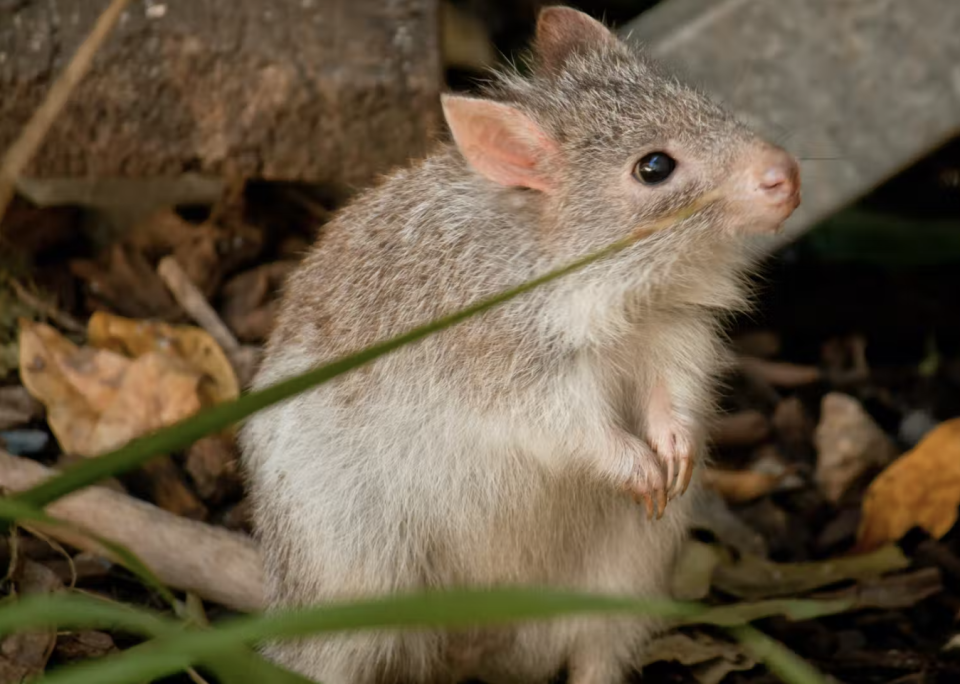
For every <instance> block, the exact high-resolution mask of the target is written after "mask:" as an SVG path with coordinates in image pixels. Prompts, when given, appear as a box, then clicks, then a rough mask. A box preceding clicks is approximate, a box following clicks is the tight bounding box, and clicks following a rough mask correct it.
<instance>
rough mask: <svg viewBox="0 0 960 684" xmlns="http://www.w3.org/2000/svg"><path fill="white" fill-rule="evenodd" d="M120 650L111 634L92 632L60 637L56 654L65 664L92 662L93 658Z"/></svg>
mask: <svg viewBox="0 0 960 684" xmlns="http://www.w3.org/2000/svg"><path fill="white" fill-rule="evenodd" d="M119 650H120V649H118V648H117V646H116V644H114V643H113V638H112V637H111V636H110V635H109V634H107V633H106V632H95V631H92V630H90V631H85V632H68V633H66V634H62V635H60V638H59V639H57V647H56V650H55V651H54V653H55V654H56V657H57V659H58V660H60V662H61V663H64V664H65V663H72V662H76V661H79V660H90V659H91V658H102V657H103V656H105V655H109V654H111V653H116V652H117V651H119Z"/></svg>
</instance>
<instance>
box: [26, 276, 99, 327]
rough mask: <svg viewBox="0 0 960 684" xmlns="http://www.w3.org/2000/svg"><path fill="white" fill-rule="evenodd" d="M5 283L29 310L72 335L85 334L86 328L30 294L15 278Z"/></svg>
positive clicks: (66, 314) (63, 312) (48, 303)
mask: <svg viewBox="0 0 960 684" xmlns="http://www.w3.org/2000/svg"><path fill="white" fill-rule="evenodd" d="M7 282H8V283H10V287H11V288H13V292H14V294H16V295H17V298H18V299H19V300H20V301H22V302H23V303H24V304H26V305H27V306H29V307H30V308H31V309H35V310H37V311H39V312H40V313H42V314H43V315H44V316H46V317H47V318H49V319H50V320H51V321H53V322H54V323H56V324H57V325H59V326H60V327H61V328H63V329H64V330H68V331H70V332H72V333H86V332H87V326H85V325H84V324H83V323H81V322H80V321H78V320H77V319H76V318H74V317H73V316H71V315H70V314H68V313H67V312H65V311H61V310H60V309H58V308H57V307H55V306H54V305H53V304H51V303H50V302H48V301H46V300H45V299H43V298H41V297H39V296H38V295H35V294H33V293H32V292H30V290H28V289H27V288H26V287H25V286H24V285H23V283H21V282H20V281H18V280H17V279H16V278H8V279H7Z"/></svg>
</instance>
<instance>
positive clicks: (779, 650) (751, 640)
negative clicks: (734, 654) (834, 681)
mask: <svg viewBox="0 0 960 684" xmlns="http://www.w3.org/2000/svg"><path fill="white" fill-rule="evenodd" d="M730 633H731V634H733V636H734V637H736V638H737V640H738V641H739V642H740V643H741V644H743V645H744V646H745V647H746V648H747V650H749V651H750V652H751V653H752V654H753V657H754V658H756V659H757V660H761V661H763V663H764V664H765V665H766V666H767V667H768V668H769V669H770V671H771V672H772V673H774V674H775V675H777V676H778V677H779V678H780V679H782V680H783V681H784V682H787V683H788V684H827V679H826V677H824V676H823V675H822V674H820V673H819V672H817V669H816V668H815V667H813V665H811V664H810V663H808V662H806V661H805V660H803V658H801V657H800V656H798V655H797V654H796V653H794V652H793V651H791V650H790V649H788V648H787V647H786V646H784V645H783V644H781V643H779V642H777V641H774V640H773V639H771V638H770V637H768V636H767V635H766V634H764V633H763V632H761V631H759V630H756V629H754V628H753V627H749V626H746V625H744V626H740V627H731V628H730Z"/></svg>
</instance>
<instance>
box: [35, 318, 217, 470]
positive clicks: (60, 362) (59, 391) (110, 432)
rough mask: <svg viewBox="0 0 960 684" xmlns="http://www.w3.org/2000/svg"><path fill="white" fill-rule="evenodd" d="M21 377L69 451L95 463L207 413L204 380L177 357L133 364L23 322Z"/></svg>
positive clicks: (155, 357)
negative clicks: (201, 393) (127, 444)
mask: <svg viewBox="0 0 960 684" xmlns="http://www.w3.org/2000/svg"><path fill="white" fill-rule="evenodd" d="M20 376H21V379H22V380H23V384H24V386H25V387H26V388H27V390H28V391H29V392H30V393H31V394H32V395H33V396H34V397H35V398H36V399H38V400H39V401H40V402H42V403H43V404H44V405H45V406H46V407H47V421H48V423H49V424H50V429H51V430H52V431H53V434H54V435H55V436H56V438H57V441H58V442H60V446H61V447H62V448H63V450H64V451H67V452H70V453H74V454H78V455H82V456H95V455H97V454H100V453H103V452H104V451H108V450H110V449H112V448H115V447H117V446H119V445H121V444H123V443H125V442H127V441H129V440H131V439H133V438H134V437H138V436H140V435H142V434H144V433H146V432H150V431H152V430H156V429H158V428H160V427H164V426H166V425H170V424H172V423H174V422H176V421H178V420H181V419H183V418H185V417H187V416H189V415H191V414H192V413H195V412H196V411H197V410H199V409H200V406H201V404H200V398H199V396H198V387H199V384H200V379H201V376H200V375H199V374H198V373H196V372H195V371H193V370H192V369H190V368H189V367H187V366H186V364H185V363H184V362H183V361H180V360H178V359H176V358H174V357H172V356H170V355H164V354H159V353H155V352H152V353H149V354H147V355H145V356H142V357H140V358H138V359H136V360H133V361H131V360H130V359H127V358H125V357H123V356H121V355H119V354H116V353H114V352H111V351H108V350H105V349H92V348H89V347H85V348H80V347H77V346H76V345H74V344H73V343H72V342H70V341H69V340H67V339H66V338H65V337H63V336H62V335H60V333H58V332H57V331H56V330H54V329H53V328H51V327H50V326H48V325H45V324H43V323H31V322H29V321H21V323H20Z"/></svg>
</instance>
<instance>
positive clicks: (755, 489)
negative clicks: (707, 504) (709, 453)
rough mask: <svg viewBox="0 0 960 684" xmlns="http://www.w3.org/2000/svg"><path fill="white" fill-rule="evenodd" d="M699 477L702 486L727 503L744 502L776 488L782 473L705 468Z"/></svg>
mask: <svg viewBox="0 0 960 684" xmlns="http://www.w3.org/2000/svg"><path fill="white" fill-rule="evenodd" d="M700 477H701V479H702V481H703V484H704V486H706V487H709V488H710V489H712V490H714V491H715V492H717V493H718V494H720V496H722V497H723V498H724V500H726V501H728V502H729V503H746V502H748V501H753V500H754V499H759V498H760V497H761V496H766V495H767V494H769V493H770V492H772V491H774V490H776V489H777V486H778V485H779V484H780V482H781V481H782V480H783V478H784V475H782V474H775V473H761V472H756V471H754V470H719V469H714V468H705V469H704V470H703V474H702V475H701V476H700Z"/></svg>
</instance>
